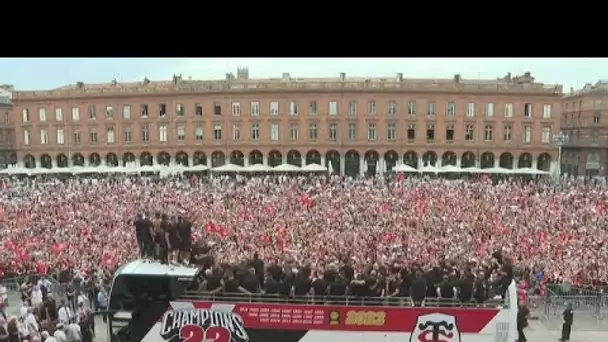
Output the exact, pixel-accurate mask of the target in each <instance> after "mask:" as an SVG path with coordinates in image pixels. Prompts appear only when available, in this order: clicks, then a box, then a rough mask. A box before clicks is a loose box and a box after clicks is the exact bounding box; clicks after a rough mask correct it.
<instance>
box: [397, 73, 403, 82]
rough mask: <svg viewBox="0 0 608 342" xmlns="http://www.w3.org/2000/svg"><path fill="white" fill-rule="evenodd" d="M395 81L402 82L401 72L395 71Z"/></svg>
mask: <svg viewBox="0 0 608 342" xmlns="http://www.w3.org/2000/svg"><path fill="white" fill-rule="evenodd" d="M397 82H403V73H401V72H399V73H397Z"/></svg>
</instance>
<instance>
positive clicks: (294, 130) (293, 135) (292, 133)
mask: <svg viewBox="0 0 608 342" xmlns="http://www.w3.org/2000/svg"><path fill="white" fill-rule="evenodd" d="M299 137H300V129H299V128H298V125H296V124H292V125H291V126H289V140H291V141H298V138H299Z"/></svg>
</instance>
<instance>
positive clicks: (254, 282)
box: [241, 268, 260, 293]
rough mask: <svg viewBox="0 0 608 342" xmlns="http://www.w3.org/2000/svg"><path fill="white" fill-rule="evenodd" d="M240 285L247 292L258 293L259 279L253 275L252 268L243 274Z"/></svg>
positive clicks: (253, 270)
mask: <svg viewBox="0 0 608 342" xmlns="http://www.w3.org/2000/svg"><path fill="white" fill-rule="evenodd" d="M241 287H242V288H243V289H245V290H246V291H247V292H249V293H259V292H260V281H259V280H258V277H257V276H256V275H255V269H254V268H250V269H249V270H248V271H247V272H246V273H245V274H244V275H243V280H242V281H241Z"/></svg>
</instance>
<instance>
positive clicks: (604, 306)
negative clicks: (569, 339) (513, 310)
mask: <svg viewBox="0 0 608 342" xmlns="http://www.w3.org/2000/svg"><path fill="white" fill-rule="evenodd" d="M568 304H572V308H573V309H574V311H575V315H576V317H580V318H582V319H585V320H586V321H589V320H597V321H603V320H604V319H605V318H607V317H608V295H605V294H604V293H602V292H595V291H589V290H585V289H577V288H572V289H571V290H569V291H559V292H558V293H555V292H553V291H550V290H549V291H547V295H545V296H529V297H528V302H527V305H528V308H529V309H530V310H531V311H532V312H533V313H534V314H536V315H537V316H538V318H540V319H546V320H552V319H559V320H561V318H562V315H563V312H564V310H566V308H567V307H568ZM606 321H608V320H606Z"/></svg>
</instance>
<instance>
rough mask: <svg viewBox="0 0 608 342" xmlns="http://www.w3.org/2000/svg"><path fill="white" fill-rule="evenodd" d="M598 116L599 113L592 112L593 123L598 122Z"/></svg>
mask: <svg viewBox="0 0 608 342" xmlns="http://www.w3.org/2000/svg"><path fill="white" fill-rule="evenodd" d="M600 117H601V115H600V114H599V113H594V114H593V123H594V124H598V123H600ZM567 120H568V118H566V121H567Z"/></svg>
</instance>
